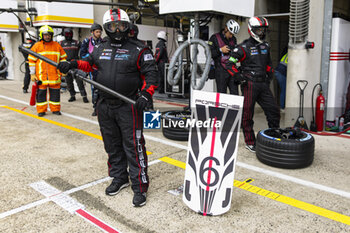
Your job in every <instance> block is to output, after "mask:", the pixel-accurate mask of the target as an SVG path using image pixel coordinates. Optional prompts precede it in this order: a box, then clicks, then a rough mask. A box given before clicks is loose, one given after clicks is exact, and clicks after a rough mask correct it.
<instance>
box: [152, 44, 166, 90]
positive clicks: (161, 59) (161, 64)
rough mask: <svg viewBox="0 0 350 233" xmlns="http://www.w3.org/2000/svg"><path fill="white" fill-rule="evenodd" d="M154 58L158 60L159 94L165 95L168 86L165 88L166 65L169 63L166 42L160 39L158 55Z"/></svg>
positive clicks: (157, 49) (157, 47)
mask: <svg viewBox="0 0 350 233" xmlns="http://www.w3.org/2000/svg"><path fill="white" fill-rule="evenodd" d="M154 58H155V59H156V63H157V65H158V85H159V88H158V89H159V93H164V89H165V88H166V86H164V82H165V77H164V74H165V63H168V62H169V59H168V52H167V48H166V43H165V40H163V39H159V42H158V43H157V45H156V53H155V54H154Z"/></svg>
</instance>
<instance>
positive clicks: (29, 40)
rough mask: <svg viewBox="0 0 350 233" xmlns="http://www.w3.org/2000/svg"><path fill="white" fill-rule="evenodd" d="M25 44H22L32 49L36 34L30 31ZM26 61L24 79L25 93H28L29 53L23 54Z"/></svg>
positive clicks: (27, 33)
mask: <svg viewBox="0 0 350 233" xmlns="http://www.w3.org/2000/svg"><path fill="white" fill-rule="evenodd" d="M25 38H26V40H25V42H24V43H23V44H22V46H23V47H24V48H27V49H31V48H32V47H33V45H34V44H35V42H36V41H35V38H36V33H35V32H33V31H28V32H26V34H25ZM22 54H23V57H24V60H25V65H24V67H25V73H24V79H23V87H22V89H23V93H28V88H29V84H30V69H29V63H28V53H25V52H22Z"/></svg>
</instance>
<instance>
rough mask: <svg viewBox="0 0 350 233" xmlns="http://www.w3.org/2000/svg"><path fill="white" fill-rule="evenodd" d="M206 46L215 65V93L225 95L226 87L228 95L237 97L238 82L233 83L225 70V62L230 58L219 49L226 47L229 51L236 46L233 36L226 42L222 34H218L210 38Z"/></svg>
mask: <svg viewBox="0 0 350 233" xmlns="http://www.w3.org/2000/svg"><path fill="white" fill-rule="evenodd" d="M208 44H209V47H210V50H211V57H212V58H213V60H214V65H215V80H216V88H217V92H219V93H225V94H226V93H227V87H228V88H229V90H230V94H232V95H238V82H235V80H234V79H233V78H232V76H231V75H230V74H229V73H228V72H227V69H226V64H227V60H228V59H229V57H230V56H229V54H223V53H222V52H221V51H220V48H221V47H223V46H225V45H227V46H228V47H229V48H230V49H233V48H234V47H235V46H236V44H237V40H236V37H234V36H233V37H232V38H231V39H230V40H227V39H226V37H225V36H224V34H223V32H219V33H216V34H214V35H212V36H211V37H210V39H209V42H208Z"/></svg>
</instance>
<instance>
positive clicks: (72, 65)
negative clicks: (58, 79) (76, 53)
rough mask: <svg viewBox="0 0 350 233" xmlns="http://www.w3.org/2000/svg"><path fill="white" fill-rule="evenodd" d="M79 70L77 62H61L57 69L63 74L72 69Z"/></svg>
mask: <svg viewBox="0 0 350 233" xmlns="http://www.w3.org/2000/svg"><path fill="white" fill-rule="evenodd" d="M74 68H78V62H77V61H70V62H68V61H61V62H60V63H58V65H57V69H59V71H61V72H62V73H63V74H67V73H68V71H69V70H70V69H74Z"/></svg>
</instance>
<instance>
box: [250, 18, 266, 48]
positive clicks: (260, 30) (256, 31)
mask: <svg viewBox="0 0 350 233" xmlns="http://www.w3.org/2000/svg"><path fill="white" fill-rule="evenodd" d="M268 27H269V22H268V21H267V19H266V18H265V17H251V18H250V19H249V21H248V32H249V34H250V35H251V36H252V37H253V38H254V39H255V40H256V41H257V42H259V43H262V42H264V40H265V37H266V33H267V28H268Z"/></svg>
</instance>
